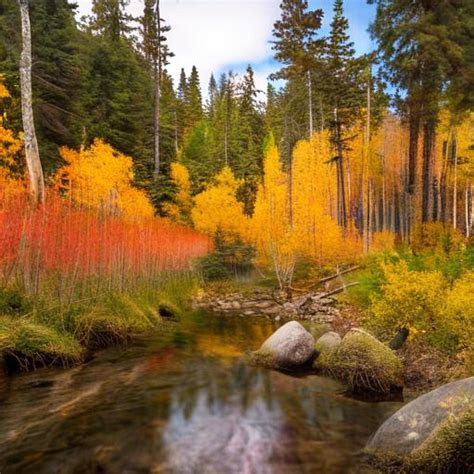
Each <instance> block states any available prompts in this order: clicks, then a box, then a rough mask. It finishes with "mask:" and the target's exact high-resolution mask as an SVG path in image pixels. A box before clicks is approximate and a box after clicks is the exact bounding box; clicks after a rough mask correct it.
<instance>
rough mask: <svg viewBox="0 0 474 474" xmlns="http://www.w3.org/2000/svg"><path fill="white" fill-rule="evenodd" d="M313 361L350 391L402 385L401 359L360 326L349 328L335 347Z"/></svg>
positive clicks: (378, 390)
mask: <svg viewBox="0 0 474 474" xmlns="http://www.w3.org/2000/svg"><path fill="white" fill-rule="evenodd" d="M317 364H318V365H319V367H318V368H320V369H323V370H325V371H327V372H329V373H330V374H332V375H333V376H334V377H336V378H338V379H340V380H341V381H342V382H344V383H346V384H347V385H348V386H349V388H350V390H352V391H354V392H374V393H390V392H391V391H394V390H398V389H400V388H401V387H403V366H402V363H401V361H400V360H399V359H398V357H397V356H396V355H395V354H394V352H393V351H392V350H390V349H389V348H388V347H387V346H386V345H384V344H382V343H381V342H380V341H378V340H377V339H376V338H375V337H373V336H372V335H371V334H369V333H368V332H366V331H364V330H362V329H358V328H353V329H351V330H350V331H349V332H348V333H347V334H346V335H345V336H344V338H343V339H342V341H341V343H340V344H339V345H338V347H337V348H336V350H334V351H332V352H331V353H330V354H328V356H327V357H325V358H321V357H320V358H318V359H317Z"/></svg>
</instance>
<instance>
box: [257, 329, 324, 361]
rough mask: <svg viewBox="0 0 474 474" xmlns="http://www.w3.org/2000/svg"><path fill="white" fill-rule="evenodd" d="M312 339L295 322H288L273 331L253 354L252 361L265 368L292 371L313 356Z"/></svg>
mask: <svg viewBox="0 0 474 474" xmlns="http://www.w3.org/2000/svg"><path fill="white" fill-rule="evenodd" d="M314 353H315V350H314V338H313V336H312V335H311V334H310V333H309V332H308V331H306V329H305V328H304V327H303V326H302V325H301V324H300V323H298V322H297V321H290V322H288V323H286V324H284V325H283V326H282V327H280V328H279V329H278V330H277V331H275V332H274V333H273V334H272V335H271V336H270V337H269V338H268V339H267V340H266V341H265V342H264V343H263V344H262V347H261V348H260V349H259V350H258V351H256V352H255V353H254V355H255V357H254V361H255V362H257V363H262V364H263V365H266V366H272V367H276V368H282V369H294V368H298V367H301V366H303V365H304V364H305V363H307V362H308V361H310V360H311V359H312V357H313V356H314Z"/></svg>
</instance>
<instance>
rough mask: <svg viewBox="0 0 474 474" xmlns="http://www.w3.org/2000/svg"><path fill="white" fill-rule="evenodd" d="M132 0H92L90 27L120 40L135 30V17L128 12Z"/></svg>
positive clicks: (115, 39) (97, 32) (100, 33)
mask: <svg viewBox="0 0 474 474" xmlns="http://www.w3.org/2000/svg"><path fill="white" fill-rule="evenodd" d="M129 3H130V0H92V17H91V18H90V19H89V25H88V26H89V28H90V30H91V31H93V32H94V33H96V34H99V35H103V36H106V37H107V38H109V39H111V40H114V41H118V40H119V39H120V38H126V37H128V35H129V34H130V32H131V31H133V28H132V27H131V26H130V22H131V21H132V20H133V17H132V16H131V15H129V14H128V13H126V8H127V7H128V5H129Z"/></svg>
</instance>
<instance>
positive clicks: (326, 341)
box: [315, 331, 342, 353]
mask: <svg viewBox="0 0 474 474" xmlns="http://www.w3.org/2000/svg"><path fill="white" fill-rule="evenodd" d="M341 341H342V339H341V336H339V334H338V333H337V332H334V331H329V332H327V333H326V334H323V335H322V336H321V337H320V338H319V339H318V340H317V341H316V344H315V347H316V350H317V351H318V352H319V353H324V352H332V351H334V350H336V349H337V347H338V346H339V344H340V343H341Z"/></svg>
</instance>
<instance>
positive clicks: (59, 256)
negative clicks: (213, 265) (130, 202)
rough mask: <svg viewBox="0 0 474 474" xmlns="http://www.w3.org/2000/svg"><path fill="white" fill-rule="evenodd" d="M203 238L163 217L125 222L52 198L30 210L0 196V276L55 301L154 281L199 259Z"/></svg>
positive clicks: (20, 199)
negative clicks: (52, 295) (51, 293)
mask: <svg viewBox="0 0 474 474" xmlns="http://www.w3.org/2000/svg"><path fill="white" fill-rule="evenodd" d="M209 247H210V242H209V239H208V238H207V237H206V236H204V235H202V234H200V233H198V232H196V231H194V230H192V229H190V228H187V227H183V226H178V225H174V224H172V223H171V222H169V221H167V220H165V219H159V218H154V219H146V220H143V219H141V220H137V221H131V220H125V219H122V218H120V217H111V216H104V215H100V214H99V213H97V212H93V211H89V210H85V209H78V208H77V207H75V206H74V205H72V204H70V203H69V202H68V201H66V200H64V199H61V198H60V197H58V196H55V195H50V196H48V199H47V201H46V204H45V205H43V206H40V207H32V206H31V205H29V203H28V198H27V197H26V196H24V195H19V196H18V195H17V196H16V197H15V199H8V198H6V197H5V196H4V197H3V198H2V196H0V278H1V285H2V286H13V285H15V286H20V287H21V288H22V289H24V290H25V291H27V292H28V293H30V294H38V293H39V292H40V291H45V290H49V291H54V293H55V295H56V296H57V297H59V298H61V299H62V298H66V297H73V295H74V297H77V296H78V295H81V294H82V295H85V294H91V293H96V292H99V291H104V290H125V289H133V288H137V287H143V286H151V285H154V284H156V283H158V282H159V281H160V280H161V279H162V278H163V276H164V275H166V274H168V273H169V272H176V271H186V270H188V269H190V268H191V265H192V261H193V260H194V259H195V258H197V257H200V256H203V255H205V254H206V253H207V252H208V250H209Z"/></svg>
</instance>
